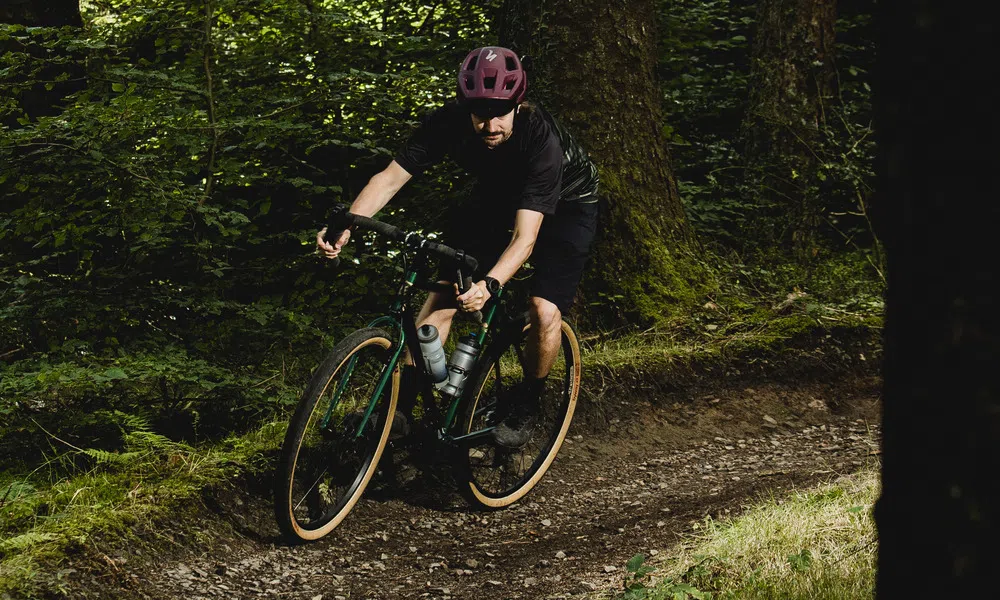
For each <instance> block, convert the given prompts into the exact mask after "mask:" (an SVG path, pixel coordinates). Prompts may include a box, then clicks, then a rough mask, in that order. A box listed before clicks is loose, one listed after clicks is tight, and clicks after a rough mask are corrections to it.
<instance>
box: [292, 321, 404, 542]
mask: <svg viewBox="0 0 1000 600" xmlns="http://www.w3.org/2000/svg"><path fill="white" fill-rule="evenodd" d="M372 344H378V345H379V346H381V347H382V348H384V349H389V348H390V347H391V346H392V342H391V341H390V340H389V339H388V338H386V337H384V336H374V337H370V338H368V339H365V340H363V341H362V342H361V343H358V344H356V345H355V346H353V347H352V348H351V350H350V351H349V352H347V353H346V354H345V355H344V356H343V357H342V358H341V359H340V360H339V361H337V364H336V367H335V368H334V369H332V370H330V369H328V368H327V369H324V372H326V373H327V375H326V376H325V377H326V381H325V382H324V383H323V384H322V388H321V389H320V390H319V392H318V393H316V392H313V393H310V394H309V400H308V401H309V402H310V403H311V404H312V406H311V407H310V409H309V410H310V413H309V419H308V421H306V424H305V427H303V428H302V430H301V431H300V432H299V434H298V444H297V446H296V448H295V457H294V459H293V460H292V463H291V468H290V470H289V471H288V476H287V477H286V478H284V481H283V484H284V490H283V491H282V493H285V494H287V498H286V500H287V501H286V503H285V507H286V508H287V510H288V515H287V519H288V524H289V525H290V526H291V533H292V534H293V535H294V537H296V538H298V539H299V540H302V541H314V540H318V539H320V538H322V537H323V536H325V535H327V534H329V533H330V532H331V531H333V530H334V529H335V528H336V527H337V526H338V525H340V523H341V521H343V520H344V518H346V517H347V515H348V514H349V513H350V512H351V509H353V508H354V505H355V504H357V502H358V500H360V499H361V495H362V494H363V493H364V491H365V488H367V487H368V482H369V481H371V478H372V475H374V474H375V471H376V469H377V468H378V463H379V460H380V459H381V458H382V452H383V451H384V450H385V445H386V442H387V441H388V439H389V432H390V431H391V429H392V417H391V415H393V414H394V412H395V410H396V399H397V396H398V394H399V368H398V366H397V367H396V368H395V369H394V370H393V373H392V376H391V378H390V385H391V386H392V393H391V395H390V400H389V407H388V410H387V412H386V414H387V415H389V418H386V419H384V420H383V426H382V434H381V436H380V438H379V442H378V446H377V447H376V449H375V455H374V457H373V458H372V460H371V462H370V464H369V465H368V469H367V470H366V471H365V473H364V476H363V477H362V480H361V483H360V484H359V485H358V487H357V489H356V490H355V492H354V495H353V496H351V498H350V500H348V502H347V504H345V505H344V507H343V508H341V510H340V511H339V512H338V513H337V514H336V515H335V516H334V518H333V519H331V520H330V522H329V523H327V524H326V525H324V526H323V527H320V528H318V529H304V528H302V527H301V526H299V524H298V522H297V521H296V519H295V515H294V514H293V512H292V508H291V507H292V503H293V499H292V488H293V483H294V477H295V467H296V465H297V463H298V456H299V451H300V449H301V445H302V439H303V437H304V433H305V431H307V430H308V429H309V425H311V424H312V422H313V419H314V418H315V416H316V406H317V404H318V400H319V398H322V397H323V395H324V394H325V393H326V391H327V389H328V388H329V387H330V383H331V382H332V381H333V380H334V378H335V377H336V376H337V375H338V374H339V373H340V371H341V369H342V368H343V366H344V363H346V362H347V361H348V360H350V358H351V357H352V356H354V355H355V354H356V353H357V352H358V351H359V350H361V349H362V348H365V347H367V346H370V345H372ZM336 352H337V349H336V348H335V349H334V351H333V352H332V353H331V358H333V357H334V356H335V354H336ZM324 366H325V365H324ZM310 389H312V385H310ZM287 441H288V440H287V438H286V443H287Z"/></svg>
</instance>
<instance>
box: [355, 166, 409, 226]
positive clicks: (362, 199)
mask: <svg viewBox="0 0 1000 600" xmlns="http://www.w3.org/2000/svg"><path fill="white" fill-rule="evenodd" d="M409 179H410V174H409V173H407V172H406V171H405V170H404V169H403V168H402V167H400V166H399V164H398V163H396V161H392V163H390V164H389V166H388V167H386V168H385V169H384V170H382V171H380V172H378V173H376V174H375V175H374V176H372V178H371V179H369V180H368V184H367V185H365V187H364V188H363V189H362V190H361V193H360V194H358V197H357V198H355V199H354V202H352V203H351V212H352V213H354V214H356V215H361V216H363V217H372V216H374V215H375V213H377V212H378V211H380V210H382V208H384V207H385V205H386V204H388V203H389V200H391V199H392V197H393V196H395V195H396V192H398V191H399V188H401V187H403V184H405V183H406V182H407V181H408V180H409Z"/></svg>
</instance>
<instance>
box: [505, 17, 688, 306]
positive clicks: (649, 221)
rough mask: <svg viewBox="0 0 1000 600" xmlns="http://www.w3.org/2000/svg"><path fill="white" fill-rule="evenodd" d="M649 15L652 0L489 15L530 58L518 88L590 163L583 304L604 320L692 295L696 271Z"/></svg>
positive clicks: (508, 40) (675, 302) (672, 303)
mask: <svg viewBox="0 0 1000 600" xmlns="http://www.w3.org/2000/svg"><path fill="white" fill-rule="evenodd" d="M543 8H544V10H542V9H543ZM654 22H655V19H654V15H653V2H652V0H644V1H639V2H636V1H631V2H624V1H621V0H619V1H614V2H607V1H604V0H555V1H551V2H545V3H544V6H542V3H539V2H533V1H530V0H507V1H506V2H504V5H503V7H502V9H501V14H500V17H499V19H498V29H499V38H500V43H501V45H505V46H508V47H510V48H512V49H514V50H515V51H516V52H518V53H519V54H521V55H525V54H527V55H529V56H531V58H532V62H531V64H530V65H529V67H528V81H529V84H528V85H529V91H528V98H529V99H535V100H540V101H541V102H542V104H543V105H544V106H546V107H547V108H548V109H549V110H550V111H551V112H552V113H553V114H554V115H555V116H556V118H557V119H558V120H559V121H560V122H561V123H563V124H564V125H565V126H566V127H567V129H568V130H569V131H570V132H571V133H572V134H573V136H574V137H575V138H576V139H577V141H578V142H580V144H581V145H582V146H583V147H584V148H585V149H586V150H587V152H588V153H589V154H590V156H591V158H592V159H593V160H594V162H595V163H596V164H597V166H598V168H599V169H600V176H601V191H600V195H601V220H602V222H601V227H600V231H599V233H598V240H597V242H596V246H595V248H594V250H593V252H592V254H591V257H592V259H591V265H590V268H589V271H588V274H587V276H586V277H585V278H584V285H583V298H582V303H583V304H584V309H585V311H586V312H587V314H588V315H590V316H591V317H594V318H600V319H604V320H610V321H618V322H621V321H623V320H629V321H633V322H652V321H656V320H658V319H659V318H662V317H663V316H664V313H665V312H669V311H671V310H672V308H673V307H675V306H677V305H678V304H679V303H689V302H692V301H694V293H693V292H692V283H691V282H692V280H695V279H697V275H696V274H694V269H693V268H692V267H691V266H690V263H689V262H688V261H687V260H686V257H687V254H686V249H687V245H688V244H689V243H690V242H691V241H692V239H693V236H692V233H691V230H690V228H689V227H688V224H687V221H686V219H685V216H684V210H683V207H682V205H681V202H680V198H679V196H678V194H677V184H676V181H675V180H674V176H673V173H672V172H671V166H670V157H669V155H668V152H667V146H666V143H665V141H664V137H663V135H662V122H663V120H662V115H661V110H660V90H659V87H658V86H657V85H656V82H655V80H654V76H653V73H654V69H655V67H656V36H655V28H654ZM616 296H617V297H616ZM590 303H600V304H599V305H593V304H590Z"/></svg>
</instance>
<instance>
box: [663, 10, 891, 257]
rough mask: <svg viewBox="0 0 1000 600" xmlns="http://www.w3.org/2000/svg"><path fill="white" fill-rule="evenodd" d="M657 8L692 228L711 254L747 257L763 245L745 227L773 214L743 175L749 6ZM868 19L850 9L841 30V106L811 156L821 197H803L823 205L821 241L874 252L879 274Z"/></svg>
mask: <svg viewBox="0 0 1000 600" xmlns="http://www.w3.org/2000/svg"><path fill="white" fill-rule="evenodd" d="M658 6H659V13H658V25H659V29H660V65H659V76H660V80H661V85H662V89H663V94H664V115H665V120H666V125H665V126H664V127H665V132H666V133H667V136H668V139H669V140H670V142H671V146H672V152H673V155H674V165H675V168H676V175H677V179H678V185H679V189H680V192H681V198H682V199H683V201H684V202H685V208H686V209H687V214H688V218H689V219H690V221H691V222H692V224H693V225H694V226H695V228H696V230H697V231H698V232H699V234H700V235H701V236H702V238H703V239H705V240H707V241H709V242H712V243H713V244H714V243H719V244H722V245H724V246H726V247H729V248H736V249H742V250H746V249H749V248H750V247H753V246H754V245H756V244H759V243H761V242H769V241H771V240H769V239H768V240H762V239H755V238H752V237H748V234H749V233H750V232H748V231H747V229H746V226H747V223H748V221H749V217H751V216H753V215H754V214H757V213H760V212H762V211H767V210H769V209H768V207H766V206H759V205H758V204H757V203H756V201H755V196H754V194H752V190H749V189H748V188H747V187H746V186H747V183H746V182H747V180H748V179H749V178H750V177H749V176H750V175H752V174H748V173H747V172H746V167H745V165H746V159H745V157H744V147H743V144H744V140H743V132H742V131H741V126H742V123H743V119H744V114H745V111H746V103H747V99H748V94H747V86H748V84H749V82H748V78H749V71H750V67H749V60H750V59H749V55H750V42H749V41H748V40H749V39H752V37H753V34H754V31H753V26H754V15H755V13H754V9H755V5H754V4H753V3H749V2H742V1H739V0H712V1H710V2H701V1H695V0H661V2H660V3H659V5H658ZM873 10H874V5H868V4H866V3H861V4H860V5H857V4H856V5H851V6H849V7H847V8H845V10H843V11H841V12H842V16H841V18H840V19H839V20H838V21H837V24H836V31H837V43H836V54H837V56H836V59H835V60H836V65H837V72H838V75H837V79H838V96H837V97H835V98H830V99H827V102H826V103H825V106H824V117H825V118H824V120H823V122H822V123H821V125H820V132H819V141H818V142H817V143H816V144H815V145H814V146H813V147H811V148H810V152H812V153H813V154H814V155H815V156H816V157H817V158H818V159H819V164H820V167H819V172H818V173H817V177H816V180H817V181H818V183H816V184H815V185H817V186H818V188H817V189H815V190H803V193H804V194H805V193H806V192H808V194H809V195H807V196H805V197H818V198H820V199H821V201H822V202H823V203H824V205H823V208H822V214H823V216H824V219H825V223H824V224H823V228H822V233H823V234H824V236H825V239H826V240H827V242H828V244H829V245H830V246H831V247H837V246H844V245H846V246H848V247H850V248H852V249H858V250H864V251H867V252H872V253H873V254H874V261H875V262H877V263H878V264H879V266H880V267H881V264H882V259H881V254H880V253H881V249H880V248H879V247H878V245H877V242H876V241H875V240H874V237H873V233H872V228H871V223H870V217H869V215H870V200H871V196H872V194H873V184H874V171H873V165H874V157H875V146H874V140H873V136H872V126H871V120H872V109H871V88H870V81H871V70H872V67H873V66H874V42H873V39H874V32H873V30H872V23H871V12H873ZM851 11H856V12H851ZM810 185H813V184H810ZM776 223H777V221H776Z"/></svg>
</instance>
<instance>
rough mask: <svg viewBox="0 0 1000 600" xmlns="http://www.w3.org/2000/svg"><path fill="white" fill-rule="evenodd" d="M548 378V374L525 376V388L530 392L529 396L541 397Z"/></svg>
mask: <svg viewBox="0 0 1000 600" xmlns="http://www.w3.org/2000/svg"><path fill="white" fill-rule="evenodd" d="M547 378H548V375H546V376H545V377H539V378H535V377H525V378H524V388H525V390H526V391H527V392H528V397H530V398H539V397H541V395H542V390H544V389H545V380H546V379H547Z"/></svg>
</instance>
